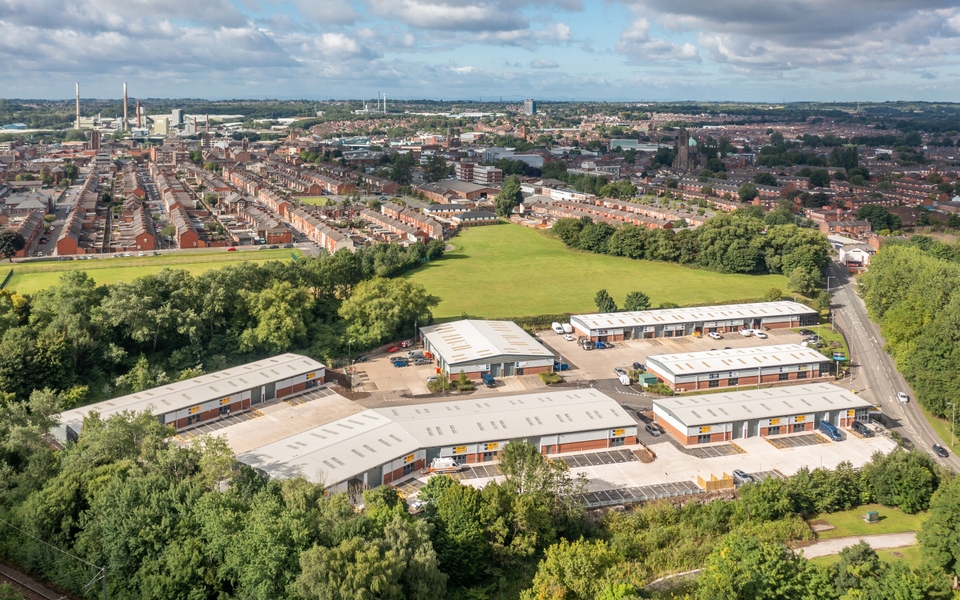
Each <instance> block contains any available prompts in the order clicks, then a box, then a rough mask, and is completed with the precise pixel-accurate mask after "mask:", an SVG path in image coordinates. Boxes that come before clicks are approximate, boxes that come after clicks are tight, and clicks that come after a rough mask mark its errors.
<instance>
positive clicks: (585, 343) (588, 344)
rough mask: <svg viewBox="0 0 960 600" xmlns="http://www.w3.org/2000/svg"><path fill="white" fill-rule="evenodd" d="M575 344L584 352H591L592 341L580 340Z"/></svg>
mask: <svg viewBox="0 0 960 600" xmlns="http://www.w3.org/2000/svg"><path fill="white" fill-rule="evenodd" d="M577 343H578V344H580V346H581V347H582V348H583V349H584V350H593V340H590V339H588V338H581V339H580V340H577Z"/></svg>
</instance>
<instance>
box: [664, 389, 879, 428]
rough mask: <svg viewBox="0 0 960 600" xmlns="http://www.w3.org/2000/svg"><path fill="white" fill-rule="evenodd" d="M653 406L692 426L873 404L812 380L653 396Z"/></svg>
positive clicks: (847, 392) (862, 406) (846, 391)
mask: <svg viewBox="0 0 960 600" xmlns="http://www.w3.org/2000/svg"><path fill="white" fill-rule="evenodd" d="M653 406H654V411H656V410H665V411H666V412H667V413H669V414H671V415H673V416H674V417H676V418H677V419H679V420H680V422H682V423H684V424H686V425H687V426H688V427H696V426H699V425H716V424H719V423H728V422H732V421H746V420H751V419H766V418H770V417H784V416H790V415H797V414H809V413H814V412H825V411H835V410H849V409H854V408H867V407H870V406H873V405H872V404H871V403H869V402H867V401H866V400H864V399H863V398H861V397H859V396H857V395H856V394H854V393H851V392H849V391H848V390H845V389H843V388H841V387H837V386H835V385H833V384H830V383H813V384H810V385H795V386H788V387H777V388H768V389H762V390H747V391H743V392H721V393H718V394H703V395H699V396H674V397H672V398H655V399H654V401H653ZM711 411H712V412H711ZM717 413H719V414H717ZM721 415H722V416H721Z"/></svg>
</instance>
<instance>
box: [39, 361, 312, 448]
mask: <svg viewBox="0 0 960 600" xmlns="http://www.w3.org/2000/svg"><path fill="white" fill-rule="evenodd" d="M325 374H326V367H325V366H324V365H323V364H321V363H319V362H317V361H315V360H313V359H312V358H308V357H306V356H300V355H299V354H281V355H279V356H274V357H272V358H267V359H264V360H259V361H257V362H252V363H247V364H245V365H240V366H237V367H233V368H231V369H226V370H223V371H217V372H216V373H209V374H207V375H201V376H200V377H194V378H193V379H188V380H186V381H178V382H176V383H171V384H169V385H163V386H160V387H155V388H151V389H149V390H143V391H142V392H137V393H136V394H129V395H127V396H121V397H119V398H113V399H112V400H104V401H103V402H98V403H96V404H90V405H88V406H82V407H80V408H75V409H73V410H68V411H66V412H64V413H62V414H61V415H60V425H59V426H57V427H55V428H54V429H53V430H52V431H51V433H52V434H53V435H54V437H56V438H57V439H59V440H60V441H62V442H65V441H66V440H68V439H72V440H76V439H77V436H78V435H79V434H80V431H81V429H83V420H84V418H85V417H86V416H87V415H88V414H90V413H92V412H97V413H99V414H100V417H101V418H103V419H107V418H109V417H111V416H113V415H115V414H118V413H121V412H124V411H132V412H134V413H141V412H144V411H150V412H151V413H152V414H153V415H154V416H155V417H157V419H159V421H160V422H161V423H164V424H166V425H170V426H172V427H176V428H177V429H180V428H183V427H187V426H188V425H193V424H194V423H199V422H202V421H207V420H209V419H215V418H218V417H220V416H222V415H227V414H231V413H236V412H238V411H242V410H247V409H249V408H250V407H251V406H256V405H257V404H260V403H262V402H266V401H268V400H272V399H274V398H283V397H284V396H289V395H291V394H296V393H298V392H301V391H303V390H305V389H307V388H311V387H315V386H317V385H318V384H320V383H322V382H323V378H324V375H325Z"/></svg>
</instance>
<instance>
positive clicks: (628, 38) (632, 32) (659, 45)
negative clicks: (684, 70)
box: [616, 19, 700, 62]
mask: <svg viewBox="0 0 960 600" xmlns="http://www.w3.org/2000/svg"><path fill="white" fill-rule="evenodd" d="M616 50H617V52H619V53H620V54H623V55H625V56H627V58H628V59H629V60H630V61H632V62H646V61H671V60H684V61H686V60H692V61H698V62H699V60H700V53H699V52H698V51H697V48H696V47H695V46H694V45H693V44H690V43H684V44H674V43H673V42H668V41H667V40H663V39H658V38H653V37H650V23H649V22H648V21H647V20H646V19H637V20H636V21H634V22H633V23H632V24H631V25H630V26H629V27H627V28H626V29H624V30H623V31H622V32H621V33H620V40H619V41H618V42H617V45H616Z"/></svg>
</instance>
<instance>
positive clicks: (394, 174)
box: [388, 152, 414, 185]
mask: <svg viewBox="0 0 960 600" xmlns="http://www.w3.org/2000/svg"><path fill="white" fill-rule="evenodd" d="M392 160H393V166H391V167H390V173H389V175H388V178H389V179H390V181H394V182H396V183H399V184H400V185H410V182H411V181H413V163H414V160H413V154H411V153H409V152H403V153H400V152H398V153H396V154H394V155H393V157H392Z"/></svg>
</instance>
